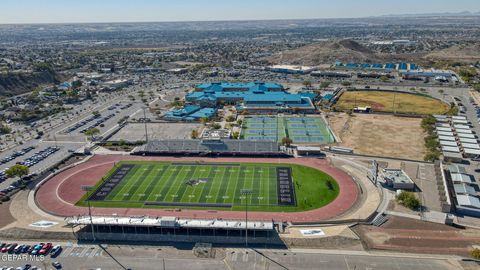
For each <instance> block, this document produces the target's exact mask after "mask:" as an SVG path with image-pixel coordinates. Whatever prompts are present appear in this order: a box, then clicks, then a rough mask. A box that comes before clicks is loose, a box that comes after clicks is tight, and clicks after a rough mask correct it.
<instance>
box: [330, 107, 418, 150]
mask: <svg viewBox="0 0 480 270" xmlns="http://www.w3.org/2000/svg"><path fill="white" fill-rule="evenodd" d="M328 121H329V122H330V126H331V127H332V129H333V130H334V131H335V134H337V135H338V136H339V138H340V140H341V141H342V142H341V143H340V146H343V147H347V148H352V149H354V151H355V153H358V154H364V155H372V156H383V157H393V158H402V159H413V160H423V158H424V156H425V154H426V148H425V140H424V138H425V133H424V131H423V129H422V128H421V126H420V122H421V121H422V119H421V118H410V117H398V116H393V115H382V114H355V115H354V116H349V115H348V114H346V113H336V114H331V115H330V116H329V117H328Z"/></svg>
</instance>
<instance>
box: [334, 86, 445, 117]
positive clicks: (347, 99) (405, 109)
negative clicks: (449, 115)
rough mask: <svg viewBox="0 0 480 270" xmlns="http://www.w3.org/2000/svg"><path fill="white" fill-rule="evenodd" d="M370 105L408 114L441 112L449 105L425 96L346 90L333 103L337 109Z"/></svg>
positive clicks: (375, 109) (376, 108)
mask: <svg viewBox="0 0 480 270" xmlns="http://www.w3.org/2000/svg"><path fill="white" fill-rule="evenodd" d="M394 102H395V107H394ZM364 106H370V107H371V108H372V110H373V111H378V112H394V110H395V112H396V113H408V114H421V115H426V114H443V113H445V112H447V111H448V109H449V105H448V104H446V103H444V102H442V101H440V100H437V99H434V98H430V97H426V96H422V95H415V94H408V93H398V92H388V91H348V92H345V93H343V94H342V96H341V97H340V99H339V100H338V101H337V103H336V104H335V108H337V109H338V110H352V109H353V108H355V107H364Z"/></svg>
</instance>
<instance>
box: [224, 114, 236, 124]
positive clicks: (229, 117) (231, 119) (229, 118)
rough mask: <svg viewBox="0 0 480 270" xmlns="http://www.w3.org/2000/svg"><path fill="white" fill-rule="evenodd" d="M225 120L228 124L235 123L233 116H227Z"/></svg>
mask: <svg viewBox="0 0 480 270" xmlns="http://www.w3.org/2000/svg"><path fill="white" fill-rule="evenodd" d="M225 120H226V121H227V122H230V123H231V122H233V121H235V116H233V115H229V116H228V117H227V118H226V119H225Z"/></svg>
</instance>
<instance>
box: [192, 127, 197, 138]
mask: <svg viewBox="0 0 480 270" xmlns="http://www.w3.org/2000/svg"><path fill="white" fill-rule="evenodd" d="M190 137H191V138H192V139H198V131H197V130H196V129H194V130H192V134H191V135H190Z"/></svg>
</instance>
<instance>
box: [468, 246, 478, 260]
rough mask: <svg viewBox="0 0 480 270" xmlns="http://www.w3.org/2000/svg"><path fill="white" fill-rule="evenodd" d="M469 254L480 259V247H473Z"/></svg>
mask: <svg viewBox="0 0 480 270" xmlns="http://www.w3.org/2000/svg"><path fill="white" fill-rule="evenodd" d="M470 254H471V255H472V257H473V258H475V259H477V260H480V249H479V248H474V249H473V250H472V251H471V252H470Z"/></svg>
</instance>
